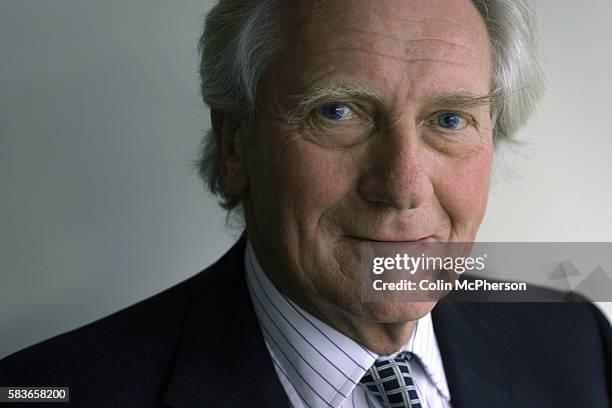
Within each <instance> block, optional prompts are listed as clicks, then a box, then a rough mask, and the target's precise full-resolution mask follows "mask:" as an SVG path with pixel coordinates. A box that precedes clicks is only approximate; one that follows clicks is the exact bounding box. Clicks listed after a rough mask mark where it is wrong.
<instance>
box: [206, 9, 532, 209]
mask: <svg viewBox="0 0 612 408" xmlns="http://www.w3.org/2000/svg"><path fill="white" fill-rule="evenodd" d="M472 1H473V3H474V5H475V6H476V8H477V9H478V11H479V12H480V14H481V16H482V18H483V19H484V21H485V23H486V26H487V29H488V32H489V37H490V40H491V44H492V49H493V55H492V59H493V74H492V78H491V87H492V90H493V92H494V93H495V94H496V95H497V96H496V98H495V102H494V103H493V105H492V107H491V117H492V118H493V121H494V128H493V141H494V143H495V145H496V146H497V145H499V144H500V143H502V142H507V141H513V136H514V135H515V134H516V131H517V130H518V129H519V128H520V127H522V126H523V125H524V124H525V123H526V122H527V119H528V118H529V116H530V115H531V113H532V112H533V110H534V108H535V105H536V103H537V101H538V100H539V99H540V97H541V95H542V93H543V90H544V75H543V73H542V71H541V68H540V65H539V63H538V59H537V47H536V39H537V30H536V21H535V16H534V11H533V9H532V7H531V6H530V4H529V3H528V2H527V0H472ZM284 4H285V2H284V1H283V0H219V2H218V3H217V4H216V5H215V6H214V7H213V8H212V9H211V10H210V12H209V13H208V15H207V17H206V19H205V24H204V31H203V33H202V36H201V37H200V40H199V46H198V49H199V51H200V55H201V59H200V78H201V93H202V98H203V100H204V102H205V103H206V104H207V105H208V106H209V107H210V108H211V109H215V110H219V111H222V112H224V113H226V114H230V115H233V116H234V117H237V118H240V119H241V120H243V121H252V120H253V119H254V118H255V115H256V101H257V90H258V84H259V79H260V77H261V75H262V72H263V71H264V70H265V69H266V67H267V66H268V65H269V64H270V63H271V61H272V59H273V58H275V57H276V55H277V53H278V51H279V50H280V49H281V38H280V37H281V35H280V32H279V28H280V27H281V22H280V18H281V17H282V8H283V5H284ZM248 136H249V133H248V132H247V133H246V135H245V137H247V138H248ZM198 171H199V174H200V176H201V177H202V179H203V180H204V182H205V184H206V185H207V187H208V189H209V190H210V191H211V192H212V193H213V194H216V195H217V196H219V198H220V200H221V205H222V206H223V207H224V208H226V209H228V210H232V209H239V207H240V206H239V204H240V201H241V197H234V196H231V195H230V194H228V193H227V191H226V189H225V184H224V180H223V177H222V176H221V173H220V170H219V157H218V153H217V145H216V140H215V137H214V135H213V133H212V130H210V131H208V132H207V133H206V135H205V137H204V139H203V142H202V150H201V156H200V158H199V160H198Z"/></svg>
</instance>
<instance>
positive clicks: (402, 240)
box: [349, 235, 436, 243]
mask: <svg viewBox="0 0 612 408" xmlns="http://www.w3.org/2000/svg"><path fill="white" fill-rule="evenodd" d="M349 237H350V238H353V239H356V240H359V241H364V242H393V243H409V242H410V243H413V242H436V239H435V238H434V236H433V235H429V236H426V237H423V238H417V239H405V238H381V237H376V238H371V237H359V236H352V235H349Z"/></svg>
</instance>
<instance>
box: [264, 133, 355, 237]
mask: <svg viewBox="0 0 612 408" xmlns="http://www.w3.org/2000/svg"><path fill="white" fill-rule="evenodd" d="M285 140H286V141H285V142H284V143H282V144H279V145H278V146H276V147H275V146H273V145H270V146H269V147H270V150H269V152H268V154H265V155H264V156H265V157H264V161H263V162H265V163H268V164H267V168H266V170H265V173H267V174H266V175H264V176H263V177H262V179H263V180H266V184H267V185H259V186H257V187H261V188H263V191H266V192H267V193H266V194H265V196H263V197H262V200H263V201H264V205H270V204H272V205H274V206H275V207H276V208H275V211H277V216H278V215H280V218H281V219H283V220H284V223H285V228H287V229H288V228H298V229H299V230H300V231H298V233H299V234H300V235H311V234H313V233H314V232H315V229H316V228H317V227H318V226H319V224H320V219H321V217H322V216H323V215H324V214H325V212H326V211H327V210H330V209H331V208H333V207H334V206H335V205H336V204H338V203H339V202H340V201H341V200H342V199H343V198H344V197H345V196H346V195H347V194H348V193H349V192H350V191H351V179H352V177H351V170H350V169H351V160H350V158H349V157H346V154H343V153H342V152H341V151H337V150H335V151H334V150H327V149H324V148H321V147H320V146H317V145H315V144H313V143H310V142H307V141H304V139H302V138H300V137H293V138H285ZM266 203H268V204H266ZM291 225H293V226H294V227H291Z"/></svg>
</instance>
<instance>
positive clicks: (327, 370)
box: [0, 0, 612, 407]
mask: <svg viewBox="0 0 612 408" xmlns="http://www.w3.org/2000/svg"><path fill="white" fill-rule="evenodd" d="M529 13H530V10H529V8H528V7H527V6H526V5H525V4H524V3H523V2H522V1H516V0H495V1H494V0H489V1H485V0H480V1H470V0H427V1H425V0H381V1H376V2H373V1H368V0H354V1H346V0H345V1H339V0H327V1H320V2H319V1H317V2H312V1H307V0H302V1H295V2H293V1H292V2H284V1H278V0H276V1H273V0H258V1H254V0H222V1H220V2H219V4H218V5H217V6H216V7H215V8H214V9H213V11H211V13H210V14H209V16H208V18H207V23H206V29H205V32H204V34H203V37H202V40H201V49H202V65H201V73H202V93H203V96H204V100H205V101H206V102H207V103H208V104H209V106H210V107H211V117H212V125H213V130H212V132H211V134H210V137H209V139H207V142H206V145H205V149H204V157H203V160H202V168H201V172H202V175H203V176H204V178H205V179H206V180H207V181H208V183H209V186H210V187H211V190H212V191H213V192H215V193H217V194H219V195H220V196H221V197H222V198H223V201H224V205H225V207H226V208H228V209H230V210H231V211H238V214H239V215H238V216H240V211H242V215H243V216H244V220H245V223H246V233H245V234H244V235H243V237H242V238H241V240H240V241H239V242H238V243H237V244H236V245H235V246H234V247H233V248H232V249H231V250H230V251H229V252H228V253H227V254H226V255H225V256H224V257H223V258H222V259H221V260H219V261H218V262H217V263H216V264H214V265H213V266H211V267H210V268H208V269H207V270H205V271H204V272H202V273H200V274H199V275H197V276H195V277H193V278H191V279H189V280H188V281H186V282H183V283H181V284H179V285H178V286H176V287H174V288H171V289H169V290H167V291H165V292H163V293H161V294H159V295H157V296H154V297H153V298H151V299H148V300H145V301H143V302H141V303H139V304H137V305H134V306H132V307H130V308H128V309H125V310H122V311H120V312H118V313H116V314H114V315H112V316H110V317H107V318H105V319H102V320H100V321H98V322H95V323H93V324H91V325H88V326H86V327H83V328H81V329H78V330H76V331H74V332H71V333H68V334H64V335H62V336H59V337H56V338H54V339H51V340H48V341H46V342H44V343H41V344H39V345H36V346H33V347H32V348H29V349H27V350H25V351H22V352H19V353H16V354H14V355H12V356H9V357H7V358H6V359H4V360H2V361H1V362H0V378H1V379H0V381H1V382H2V384H3V385H4V384H6V385H7V386H8V385H11V386H19V385H21V386H26V385H30V386H32V385H57V386H70V387H71V389H70V398H71V403H72V404H73V405H74V406H87V407H92V406H170V407H236V406H245V407H246V406H261V407H276V406H288V405H292V406H296V407H353V406H355V407H367V406H371V407H380V406H393V407H400V406H401V407H404V406H406V407H448V406H452V407H509V406H521V407H569V406H580V407H607V406H609V404H610V382H609V381H610V380H609V371H610V348H611V346H612V345H611V331H610V326H609V324H608V323H607V321H606V320H605V318H604V317H603V316H602V315H601V313H600V312H598V311H597V310H596V309H595V308H594V307H593V306H592V305H591V304H589V303H575V304H567V303H547V304H525V303H522V304H521V303H515V304H500V303H486V304H480V303H444V302H442V303H439V304H436V302H363V301H362V299H361V297H360V290H359V285H360V277H359V274H358V270H359V267H360V265H359V248H360V245H362V244H363V243H366V244H367V243H380V242H415V241H416V242H471V241H474V240H475V238H476V233H477V231H478V228H479V226H480V223H481V221H482V218H483V215H484V212H485V208H486V202H487V197H488V184H489V177H490V171H491V160H492V156H493V148H494V144H495V143H501V142H503V141H504V140H505V139H508V138H510V137H511V136H512V134H513V133H514V131H515V130H516V129H517V128H518V127H520V126H521V125H522V124H523V123H524V121H525V120H526V118H527V116H528V115H529V113H530V111H531V109H532V107H533V105H534V103H535V101H536V100H537V97H538V95H539V91H540V89H539V84H540V81H541V77H540V75H539V71H538V69H537V64H536V62H535V60H534V53H533V48H532V47H533V37H532V33H531V31H530V30H531V29H532V27H531V25H532V21H531V17H530V14H529Z"/></svg>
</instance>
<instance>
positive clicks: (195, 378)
mask: <svg viewBox="0 0 612 408" xmlns="http://www.w3.org/2000/svg"><path fill="white" fill-rule="evenodd" d="M244 249H245V239H244V236H243V237H242V238H241V240H240V241H239V242H238V243H237V244H236V245H235V246H234V247H233V248H232V249H231V250H230V251H229V252H228V253H227V254H226V255H225V256H224V257H223V258H221V260H219V262H217V263H216V264H215V265H213V266H212V267H211V268H210V269H209V270H208V271H206V272H204V273H206V276H205V277H204V279H203V282H202V285H201V288H200V290H199V291H198V292H199V293H198V294H197V297H196V298H195V301H194V302H193V303H192V304H191V306H190V308H189V309H188V311H187V313H186V316H185V323H184V326H183V333H182V336H181V342H180V345H179V348H178V350H177V354H176V360H175V365H174V369H173V371H172V374H171V377H170V380H169V384H168V387H167V389H166V393H165V395H164V398H163V402H164V403H165V404H167V405H168V406H171V407H176V408H189V407H194V408H195V407H238V406H240V407H250V406H287V405H288V401H287V397H286V395H285V392H284V390H283V388H282V386H281V384H280V382H279V381H278V378H277V376H276V372H275V370H274V367H273V364H272V360H271V358H270V355H269V353H268V351H267V349H266V346H265V343H264V341H263V338H262V336H261V332H260V328H259V324H258V322H257V318H256V316H255V312H254V311H253V307H252V304H251V299H250V297H249V294H248V290H247V287H246V281H245V278H244V264H243V259H244Z"/></svg>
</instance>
